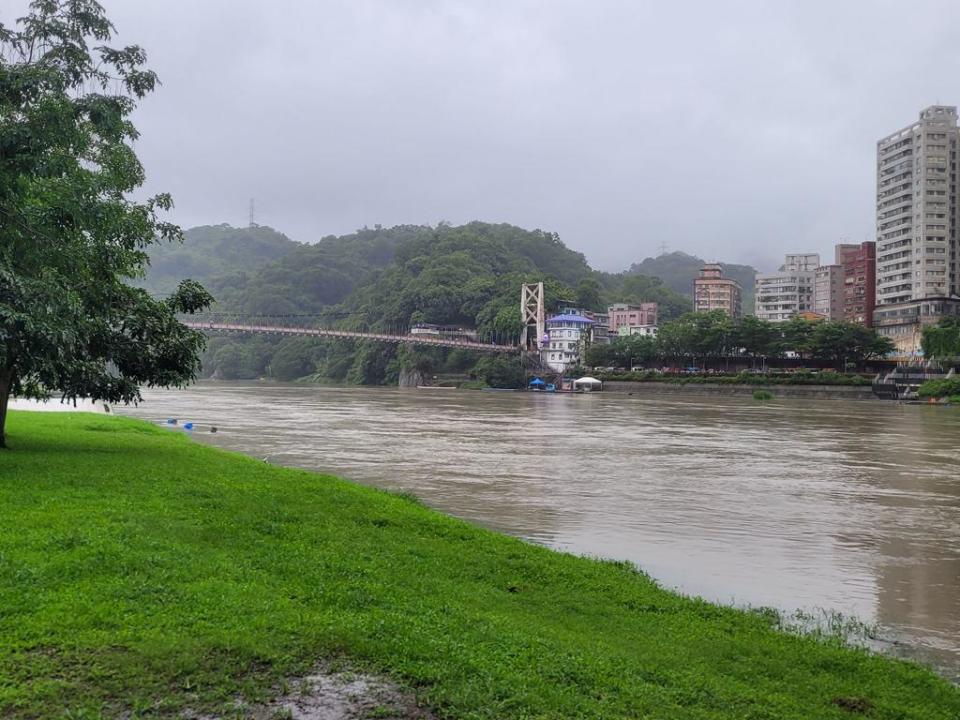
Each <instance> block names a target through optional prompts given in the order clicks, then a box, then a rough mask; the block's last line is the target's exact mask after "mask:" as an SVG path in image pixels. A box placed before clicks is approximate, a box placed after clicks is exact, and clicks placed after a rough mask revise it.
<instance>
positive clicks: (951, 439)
mask: <svg viewBox="0 0 960 720" xmlns="http://www.w3.org/2000/svg"><path fill="white" fill-rule="evenodd" d="M118 411H119V412H121V413H124V414H128V415H133V416H136V417H141V418H146V419H149V420H153V421H156V422H163V421H165V420H166V419H167V418H177V419H178V420H179V421H180V423H183V422H187V421H193V422H194V423H196V426H197V428H196V429H195V430H194V431H193V434H194V436H195V437H196V438H197V440H200V441H202V442H207V443H211V444H214V445H218V446H221V447H225V448H230V449H234V450H239V451H242V452H245V453H248V454H250V455H254V456H256V457H259V458H266V459H268V461H269V462H271V463H274V464H279V465H290V466H297V467H304V468H309V469H313V470H319V471H323V472H329V473H333V474H337V475H341V476H344V477H347V478H351V479H353V480H356V481H358V482H361V483H365V484H369V485H375V486H377V487H381V488H387V489H391V490H407V491H410V492H413V493H415V494H416V495H418V496H419V497H420V498H422V499H423V500H424V501H425V502H426V503H428V504H429V505H431V506H433V507H435V508H438V509H440V510H443V511H445V512H448V513H451V514H453V515H457V516H459V517H462V518H466V519H468V520H471V521H474V522H477V523H480V524H482V525H485V526H487V527H490V528H494V529H496V530H500V531H503V532H507V533H511V534H513V535H518V536H520V537H523V538H527V539H529V540H531V541H533V542H538V543H543V544H545V545H549V546H551V547H555V548H559V549H562V550H566V551H570V552H575V553H581V554H589V555H596V556H603V557H610V558H617V559H627V560H632V561H633V562H635V563H636V564H637V565H639V566H640V567H642V568H643V569H644V570H646V571H647V572H648V573H650V574H651V575H652V576H653V577H655V578H656V579H657V580H659V581H660V582H661V583H662V584H663V585H665V586H667V587H671V588H676V589H678V590H680V591H682V592H684V593H689V594H696V595H701V596H703V597H706V598H709V599H712V600H717V601H720V602H724V603H732V604H738V605H752V606H772V607H776V608H779V609H782V610H785V611H788V612H793V611H795V610H802V611H805V612H809V613H813V614H818V613H822V612H823V611H827V612H839V613H843V614H844V615H846V616H852V617H856V618H859V619H860V620H862V621H863V622H865V623H869V624H876V625H877V626H879V628H880V630H881V632H882V635H883V637H884V638H885V639H886V641H887V642H885V643H884V647H885V649H886V650H888V651H890V652H893V653H898V654H903V655H907V656H910V657H914V658H918V659H921V660H923V661H925V662H928V663H932V664H935V665H936V666H937V667H938V669H939V670H940V671H941V672H942V673H943V674H945V675H946V676H947V677H950V678H951V679H954V680H955V681H956V680H958V679H960V409H957V408H943V407H925V406H903V405H896V404H887V403H884V402H880V401H877V402H840V401H825V400H817V401H804V400H790V401H786V400H785V401H773V402H769V403H760V402H757V401H754V400H752V399H740V398H728V397H708V396H707V397H704V396H690V397H680V396H675V395H670V396H660V397H658V396H656V395H647V394H643V393H642V392H640V393H637V394H634V395H633V396H628V395H624V394H614V393H608V394H604V393H593V394H589V395H576V396H570V395H566V396H564V395H544V394H534V393H512V392H479V391H459V390H399V389H367V388H330V387H320V386H293V385H265V384H229V383H217V384H214V383H209V384H199V385H196V386H194V387H192V388H189V389H187V390H181V391H151V392H147V393H146V395H145V402H144V403H143V404H142V405H140V406H139V407H138V408H120V409H118ZM211 425H215V426H216V427H217V428H218V432H217V433H216V434H211V433H210V432H209V427H210V426H211Z"/></svg>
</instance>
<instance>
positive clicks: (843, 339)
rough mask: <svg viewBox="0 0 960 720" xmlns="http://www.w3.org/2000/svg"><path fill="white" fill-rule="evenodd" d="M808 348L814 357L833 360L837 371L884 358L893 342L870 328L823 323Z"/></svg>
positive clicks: (812, 337) (854, 324)
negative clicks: (851, 365) (848, 365)
mask: <svg viewBox="0 0 960 720" xmlns="http://www.w3.org/2000/svg"><path fill="white" fill-rule="evenodd" d="M808 348H809V350H810V352H811V353H812V354H813V356H814V357H818V358H823V359H825V360H831V361H832V362H834V363H835V365H836V367H837V369H838V370H846V366H847V364H848V363H852V364H854V365H861V364H862V363H863V361H864V360H868V359H870V358H872V357H882V356H884V355H886V354H888V353H890V352H892V351H893V349H894V345H893V342H892V341H891V340H890V338H888V337H884V336H882V335H878V334H877V333H876V332H875V331H873V330H871V329H870V328H866V327H864V326H863V325H859V324H857V323H852V322H820V323H817V325H816V326H815V327H814V328H813V332H812V333H811V335H810V339H809V342H808Z"/></svg>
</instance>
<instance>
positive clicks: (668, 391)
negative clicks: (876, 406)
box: [603, 380, 877, 400]
mask: <svg viewBox="0 0 960 720" xmlns="http://www.w3.org/2000/svg"><path fill="white" fill-rule="evenodd" d="M603 389H604V391H606V392H628V393H633V394H635V395H647V394H648V395H674V394H675V395H727V396H739V395H744V396H748V397H749V396H751V395H753V393H754V392H755V391H757V390H766V391H767V392H769V393H771V394H772V395H773V396H774V397H784V398H819V399H822V400H876V399H877V398H876V396H875V395H874V394H873V389H872V388H871V387H870V386H869V385H728V384H725V383H687V384H681V383H665V382H628V381H623V380H609V381H607V382H605V383H604V384H603Z"/></svg>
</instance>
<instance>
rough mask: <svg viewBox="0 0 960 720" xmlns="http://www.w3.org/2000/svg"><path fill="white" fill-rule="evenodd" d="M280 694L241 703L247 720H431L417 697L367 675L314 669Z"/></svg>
mask: <svg viewBox="0 0 960 720" xmlns="http://www.w3.org/2000/svg"><path fill="white" fill-rule="evenodd" d="M278 691H279V692H280V695H279V696H278V697H277V698H276V699H275V700H273V701H272V702H270V703H267V704H266V705H260V706H250V705H245V704H240V706H239V707H238V708H237V711H239V713H240V715H239V716H240V717H244V718H250V720H433V715H432V714H431V713H430V712H429V711H428V710H426V709H425V708H422V707H420V705H419V703H418V702H417V699H416V697H415V696H414V695H413V694H412V693H409V692H405V691H403V690H401V689H399V688H398V687H397V686H396V685H393V684H392V683H390V682H388V681H386V680H383V679H381V678H376V677H373V676H370V675H361V674H357V673H351V672H330V671H325V670H317V671H316V672H314V673H313V674H311V675H308V676H306V677H302V678H296V679H294V680H290V681H289V682H287V683H285V685H284V687H283V688H278ZM237 716H238V715H236V714H227V715H201V714H196V715H190V714H186V715H184V716H183V717H184V718H185V720H186V719H188V718H189V719H191V720H227V718H230V719H231V720H232V718H234V717H237Z"/></svg>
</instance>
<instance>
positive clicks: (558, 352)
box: [543, 312, 594, 373]
mask: <svg viewBox="0 0 960 720" xmlns="http://www.w3.org/2000/svg"><path fill="white" fill-rule="evenodd" d="M593 325H594V321H593V320H591V319H590V318H588V317H587V316H586V315H581V314H574V313H572V312H567V313H564V314H562V315H554V316H553V317H550V318H547V335H548V336H549V340H548V342H547V345H546V347H545V348H544V349H543V355H544V360H545V361H546V363H547V365H548V366H549V367H550V368H551V369H553V370H556V371H557V372H560V373H562V372H566V370H567V368H571V367H575V366H576V365H579V364H580V358H581V357H582V354H583V351H584V349H585V348H586V346H587V343H588V342H590V340H591V337H592V333H593Z"/></svg>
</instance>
